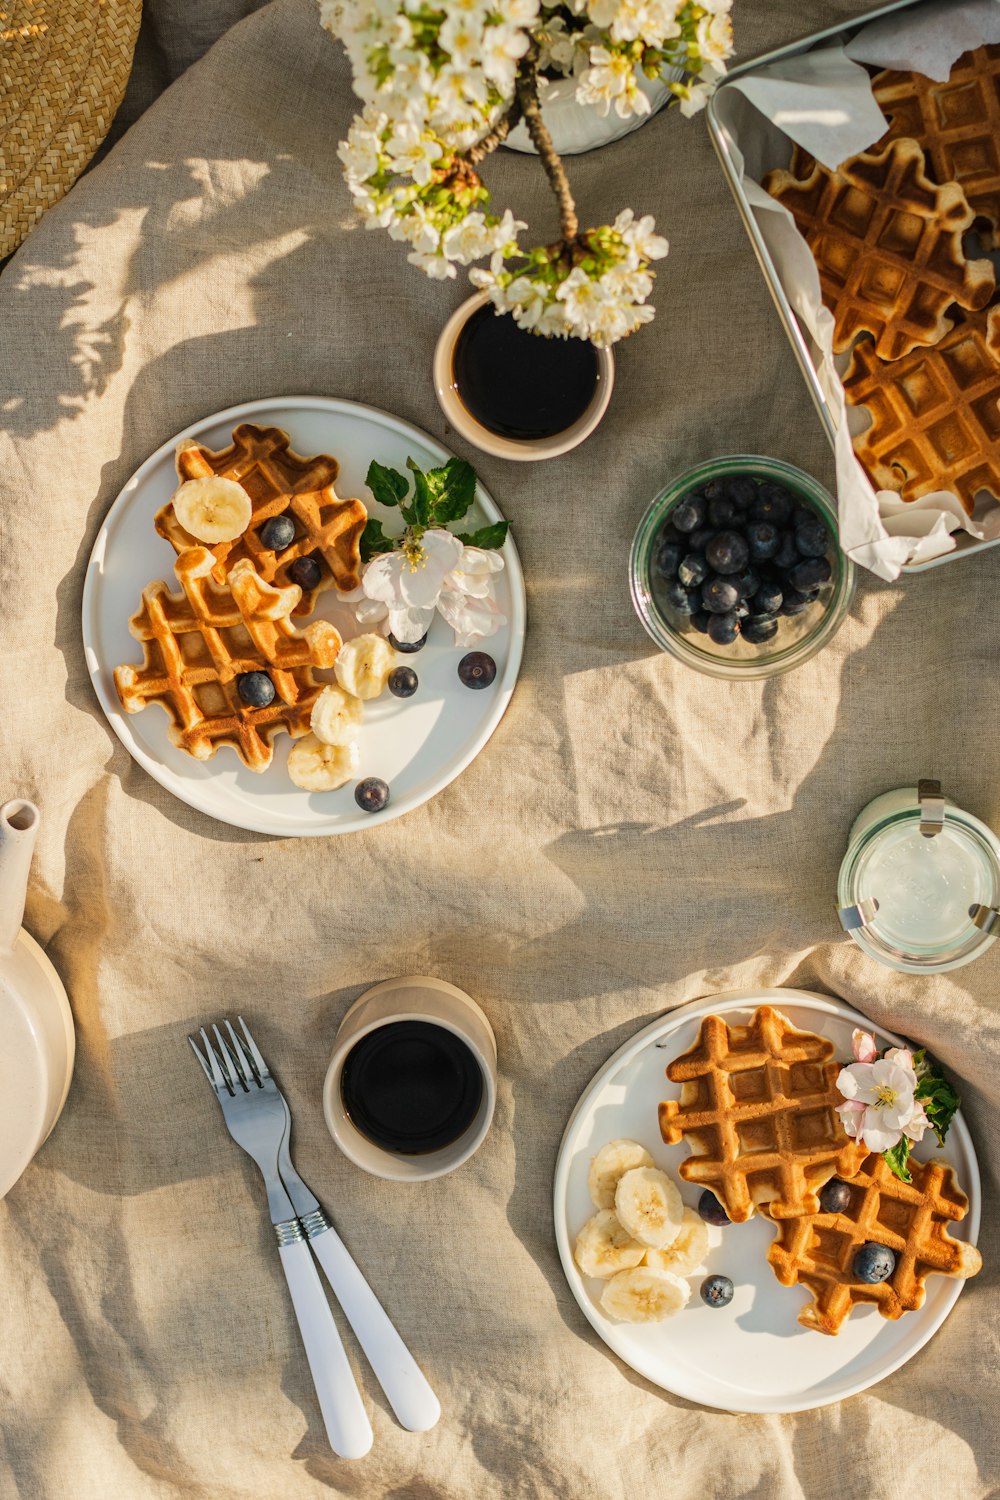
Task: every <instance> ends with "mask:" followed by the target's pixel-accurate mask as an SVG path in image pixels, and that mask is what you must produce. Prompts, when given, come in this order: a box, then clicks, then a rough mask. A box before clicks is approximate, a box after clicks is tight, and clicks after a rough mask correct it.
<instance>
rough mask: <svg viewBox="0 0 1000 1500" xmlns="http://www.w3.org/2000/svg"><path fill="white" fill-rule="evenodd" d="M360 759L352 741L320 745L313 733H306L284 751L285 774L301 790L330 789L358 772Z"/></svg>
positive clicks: (325, 790) (332, 789)
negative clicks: (342, 743) (285, 754)
mask: <svg viewBox="0 0 1000 1500" xmlns="http://www.w3.org/2000/svg"><path fill="white" fill-rule="evenodd" d="M360 762H361V752H360V750H359V749H358V747H357V744H356V742H355V741H353V740H352V741H351V742H350V743H349V744H347V745H324V744H323V741H322V740H318V739H317V738H316V736H315V735H314V734H307V735H305V736H304V737H303V738H302V739H301V740H296V742H295V744H294V745H293V746H292V748H291V750H289V752H288V774H289V776H290V777H291V779H292V780H293V781H294V783H295V785H296V786H300V787H301V788H302V790H303V791H304V792H332V791H335V790H336V788H337V787H338V786H343V785H344V782H345V781H351V780H352V779H353V778H354V777H355V776H356V775H357V774H358V766H359V764H360Z"/></svg>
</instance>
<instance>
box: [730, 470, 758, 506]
mask: <svg viewBox="0 0 1000 1500" xmlns="http://www.w3.org/2000/svg"><path fill="white" fill-rule="evenodd" d="M726 488H727V493H728V495H729V498H730V500H731V501H732V502H733V504H734V505H735V506H736V509H737V510H749V508H750V506H751V505H752V504H753V502H754V501H755V500H756V498H757V486H756V485H755V484H754V482H753V480H752V479H751V478H750V475H749V474H731V475H730V476H729V480H728V483H727V487H726Z"/></svg>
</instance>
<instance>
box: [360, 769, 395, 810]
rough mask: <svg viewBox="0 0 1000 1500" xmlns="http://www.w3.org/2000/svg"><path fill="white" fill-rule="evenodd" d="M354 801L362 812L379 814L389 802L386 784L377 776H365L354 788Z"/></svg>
mask: <svg viewBox="0 0 1000 1500" xmlns="http://www.w3.org/2000/svg"><path fill="white" fill-rule="evenodd" d="M354 800H355V802H356V803H357V804H358V806H359V807H360V808H361V809H362V810H363V811H364V812H381V811H382V809H383V807H385V806H386V804H387V803H388V801H389V787H388V783H387V782H384V781H382V780H381V778H380V777H378V776H366V777H365V779H364V781H359V782H358V784H357V786H356V787H355V788H354Z"/></svg>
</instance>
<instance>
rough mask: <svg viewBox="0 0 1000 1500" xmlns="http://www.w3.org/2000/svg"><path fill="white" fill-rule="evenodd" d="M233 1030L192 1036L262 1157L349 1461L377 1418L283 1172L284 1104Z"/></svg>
mask: <svg viewBox="0 0 1000 1500" xmlns="http://www.w3.org/2000/svg"><path fill="white" fill-rule="evenodd" d="M227 1024H228V1023H227ZM229 1032H230V1036H231V1042H229V1041H227V1040H226V1038H225V1037H223V1035H222V1033H221V1031H220V1030H219V1028H218V1026H213V1027H212V1035H213V1036H214V1038H215V1045H214V1046H213V1044H212V1040H211V1038H210V1037H209V1035H208V1032H207V1031H206V1029H205V1027H204V1026H203V1027H202V1028H201V1040H202V1048H203V1049H204V1050H202V1048H199V1047H198V1045H197V1043H196V1042H195V1040H194V1038H193V1037H188V1041H189V1042H190V1043H191V1046H192V1049H193V1050H194V1054H195V1056H196V1057H197V1059H198V1061H199V1062H200V1063H201V1066H202V1069H203V1070H204V1073H205V1077H206V1078H207V1079H208V1081H209V1083H210V1084H211V1085H212V1090H213V1092H214V1094H215V1097H216V1099H217V1100H218V1102H219V1104H220V1106H221V1108H222V1117H223V1119H224V1120H225V1122H226V1128H227V1130H228V1131H229V1134H230V1135H231V1136H232V1138H233V1140H234V1141H235V1142H236V1144H237V1145H238V1146H241V1147H242V1148H243V1150H244V1151H245V1152H246V1153H247V1155H248V1156H249V1157H251V1158H252V1160H253V1161H255V1162H256V1164H257V1166H258V1168H259V1170H260V1173H261V1176H262V1177H263V1178H264V1186H265V1188H266V1190H267V1207H268V1211H269V1213H270V1215H271V1223H272V1224H273V1225H274V1232H275V1236H276V1238H277V1241H278V1255H279V1256H280V1258H281V1266H282V1270H283V1271H284V1273H285V1280H286V1281H287V1282H288V1290H289V1293H290V1294H291V1298H292V1306H293V1307H294V1309H295V1317H296V1320H297V1322H298V1325H299V1332H300V1333H301V1335H302V1342H303V1344H304V1345H305V1351H306V1358H307V1359H308V1361H309V1368H310V1370H311V1372H312V1377H313V1384H314V1386H315V1388H316V1395H317V1397H318V1399H319V1404H320V1410H321V1411H322V1413H323V1421H324V1424H325V1426H326V1434H327V1437H328V1438H329V1440H330V1447H331V1448H332V1449H333V1451H334V1452H335V1453H337V1454H339V1455H340V1456H341V1457H342V1458H362V1457H364V1455H365V1454H366V1453H367V1452H368V1450H369V1449H370V1448H371V1445H372V1428H371V1423H370V1422H369V1420H368V1415H367V1413H366V1411H365V1408H364V1405H363V1404H362V1400H361V1393H360V1392H359V1390H358V1387H357V1383H356V1381H355V1379H354V1373H353V1371H352V1370H351V1366H350V1363H349V1362H348V1358H347V1353H346V1351H345V1349H344V1345H343V1342H342V1340H341V1337H340V1334H339V1333H338V1332H337V1325H336V1323H335V1322H334V1321H333V1314H332V1312H331V1311H330V1306H329V1303H328V1302H327V1300H326V1296H325V1294H324V1292H323V1284H322V1282H321V1281H320V1279H319V1273H318V1272H317V1270H316V1264H315V1262H314V1260H313V1258H312V1255H311V1254H310V1251H309V1242H308V1238H307V1236H306V1232H305V1230H304V1229H303V1227H302V1225H301V1224H300V1223H299V1218H298V1215H297V1214H296V1212H295V1209H294V1208H293V1207H292V1203H291V1200H290V1198H289V1196H288V1194H287V1192H286V1191H285V1188H284V1185H283V1184H282V1181H281V1177H280V1174H279V1172H278V1152H279V1151H280V1149H281V1144H282V1140H283V1139H284V1136H285V1133H286V1130H287V1118H286V1114H285V1109H284V1106H283V1102H282V1101H281V1100H280V1098H279V1097H278V1093H277V1090H276V1089H275V1090H274V1091H271V1090H268V1089H265V1088H262V1087H260V1086H259V1085H258V1083H257V1082H256V1080H255V1079H254V1076H253V1072H252V1070H251V1069H249V1068H247V1067H246V1066H245V1065H244V1063H243V1062H242V1061H241V1056H240V1054H241V1050H242V1049H241V1048H240V1046H239V1043H238V1041H237V1039H236V1033H235V1032H234V1031H233V1029H232V1027H231V1026H230V1027H229Z"/></svg>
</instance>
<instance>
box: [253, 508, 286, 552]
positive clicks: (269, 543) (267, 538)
mask: <svg viewBox="0 0 1000 1500" xmlns="http://www.w3.org/2000/svg"><path fill="white" fill-rule="evenodd" d="M260 539H261V542H262V543H263V545H264V546H265V547H267V548H269V549H270V551H272V552H283V551H284V549H285V548H286V547H290V546H291V545H292V543H293V542H294V540H295V522H294V521H293V520H292V518H291V516H272V517H271V519H270V520H269V521H265V522H264V524H263V526H262V527H261V528H260Z"/></svg>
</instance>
